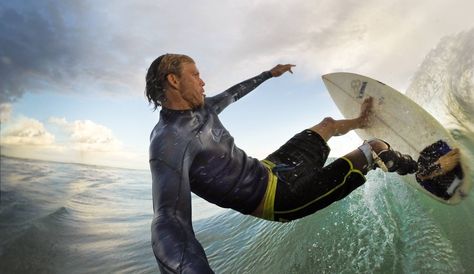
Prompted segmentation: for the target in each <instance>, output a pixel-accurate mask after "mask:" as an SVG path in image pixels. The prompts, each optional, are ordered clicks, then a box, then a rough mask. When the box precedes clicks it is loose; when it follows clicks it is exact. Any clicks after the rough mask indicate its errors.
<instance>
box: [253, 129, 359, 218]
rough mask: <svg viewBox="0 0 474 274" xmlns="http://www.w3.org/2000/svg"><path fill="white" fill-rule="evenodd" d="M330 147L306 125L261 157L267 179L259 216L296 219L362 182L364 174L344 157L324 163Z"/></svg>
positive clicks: (332, 200) (312, 211)
mask: <svg viewBox="0 0 474 274" xmlns="http://www.w3.org/2000/svg"><path fill="white" fill-rule="evenodd" d="M329 151H330V148H329V146H328V145H327V143H326V142H325V141H324V139H323V138H322V137H321V136H319V134H317V133H316V132H314V131H312V130H309V129H307V130H304V131H302V132H300V133H298V134H296V135H295V136H294V137H293V138H291V139H290V140H289V141H288V142H287V143H285V144H284V145H283V146H281V147H280V148H279V149H278V150H277V151H275V152H273V153H272V154H270V155H269V156H268V157H267V158H265V159H264V160H262V163H263V164H264V165H265V167H266V168H267V169H268V172H269V179H268V186H267V190H266V193H265V200H264V205H263V213H262V216H261V217H262V218H263V219H267V220H271V221H279V222H288V221H292V220H295V219H299V218H302V217H305V216H308V215H310V214H312V213H314V212H316V211H318V210H320V209H322V208H324V207H326V206H328V205H330V204H331V203H333V202H335V201H337V200H340V199H342V198H344V197H345V196H347V195H348V194H349V193H350V192H352V191H353V190H354V189H356V188H357V187H359V186H361V185H362V184H364V182H365V180H366V179H365V176H364V174H363V173H362V172H361V171H359V170H357V169H354V167H353V165H352V162H351V161H350V160H349V159H347V158H345V157H341V158H338V159H336V160H335V161H333V162H332V163H330V164H329V165H327V166H324V164H325V162H326V160H327V158H328V155H329Z"/></svg>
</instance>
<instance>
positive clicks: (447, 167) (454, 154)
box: [418, 148, 461, 180]
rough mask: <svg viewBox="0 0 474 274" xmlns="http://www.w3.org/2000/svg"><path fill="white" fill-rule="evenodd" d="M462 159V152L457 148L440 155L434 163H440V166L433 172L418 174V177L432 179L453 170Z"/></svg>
mask: <svg viewBox="0 0 474 274" xmlns="http://www.w3.org/2000/svg"><path fill="white" fill-rule="evenodd" d="M460 160H461V153H460V152H459V148H455V149H453V150H451V151H450V152H448V153H446V154H445V155H443V156H441V157H439V159H438V160H437V161H436V162H435V163H434V165H438V166H439V168H438V169H436V170H434V171H433V172H431V174H428V175H424V176H422V175H418V178H420V179H421V180H427V179H432V178H434V177H437V176H440V175H444V174H446V173H448V172H450V171H451V170H453V169H454V168H455V167H456V166H457V165H458V164H459V161H460Z"/></svg>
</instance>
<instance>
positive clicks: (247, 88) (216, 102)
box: [208, 64, 295, 113]
mask: <svg viewBox="0 0 474 274" xmlns="http://www.w3.org/2000/svg"><path fill="white" fill-rule="evenodd" d="M294 66H295V65H291V64H286V65H277V66H275V67H274V68H272V69H271V70H269V71H265V72H263V73H261V74H260V75H257V76H255V77H253V78H250V79H248V80H245V81H243V82H241V83H239V84H237V85H234V86H232V87H231V88H229V89H227V90H226V91H224V92H222V93H220V94H218V95H216V96H214V97H211V98H209V99H208V103H210V104H211V105H212V106H213V107H214V109H215V110H216V112H217V113H220V112H221V111H222V110H224V109H225V108H226V107H227V106H228V105H230V104H232V103H233V102H235V101H237V100H239V99H240V98H242V97H244V96H245V95H247V94H248V93H250V92H251V91H252V90H254V89H255V88H256V87H258V86H259V85H260V84H261V83H263V82H264V81H266V80H267V79H269V78H271V77H279V76H281V75H282V74H284V73H285V72H287V71H289V72H290V73H293V71H292V70H291V68H292V67H294Z"/></svg>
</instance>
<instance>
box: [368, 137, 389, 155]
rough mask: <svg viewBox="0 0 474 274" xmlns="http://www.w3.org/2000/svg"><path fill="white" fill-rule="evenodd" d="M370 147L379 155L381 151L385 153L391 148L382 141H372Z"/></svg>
mask: <svg viewBox="0 0 474 274" xmlns="http://www.w3.org/2000/svg"><path fill="white" fill-rule="evenodd" d="M369 145H370V146H371V147H372V150H373V151H374V152H375V153H377V154H379V153H380V152H381V151H384V150H387V149H389V148H390V146H389V145H388V144H387V143H386V142H384V141H382V140H380V139H372V140H370V141H369Z"/></svg>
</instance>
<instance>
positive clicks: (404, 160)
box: [359, 140, 418, 175]
mask: <svg viewBox="0 0 474 274" xmlns="http://www.w3.org/2000/svg"><path fill="white" fill-rule="evenodd" d="M380 141H382V142H384V143H385V144H386V145H387V146H388V149H385V150H382V151H380V152H379V153H376V152H375V151H374V150H373V149H372V146H371V145H370V144H369V142H368V141H364V143H363V144H362V145H361V146H360V147H359V150H360V151H362V153H363V154H364V155H365V158H366V159H367V165H368V166H367V169H368V170H369V169H376V168H380V169H382V170H383V171H385V172H397V173H398V174H400V175H406V174H412V173H415V172H417V171H418V164H417V162H416V161H414V160H413V159H412V158H411V156H410V155H407V154H401V153H400V152H398V151H395V150H393V149H392V148H391V147H390V145H389V144H388V143H387V142H385V141H383V140H380Z"/></svg>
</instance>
